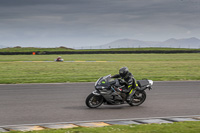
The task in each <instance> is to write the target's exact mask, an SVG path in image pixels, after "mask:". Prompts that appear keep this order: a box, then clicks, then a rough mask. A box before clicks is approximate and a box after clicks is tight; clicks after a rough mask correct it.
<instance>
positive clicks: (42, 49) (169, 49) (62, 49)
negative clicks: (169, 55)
mask: <svg viewBox="0 0 200 133" xmlns="http://www.w3.org/2000/svg"><path fill="white" fill-rule="evenodd" d="M174 50H179V51H184V50H187V51H200V49H187V48H113V49H83V50H74V49H69V48H64V47H59V48H34V47H22V48H21V47H19V48H17V47H14V48H2V49H0V52H36V51H39V52H44V51H74V52H76V51H77V52H78V51H174Z"/></svg>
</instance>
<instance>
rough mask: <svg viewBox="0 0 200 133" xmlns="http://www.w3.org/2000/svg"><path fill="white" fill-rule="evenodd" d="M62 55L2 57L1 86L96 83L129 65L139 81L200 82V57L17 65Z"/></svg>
mask: <svg viewBox="0 0 200 133" xmlns="http://www.w3.org/2000/svg"><path fill="white" fill-rule="evenodd" d="M57 56H58V55H0V77H1V78H0V84H11V83H14V84H15V83H57V82H95V81H96V80H97V79H98V78H99V77H101V76H104V75H108V74H112V75H113V74H116V73H118V70H119V68H121V67H123V66H127V67H128V68H129V70H130V71H131V72H132V73H133V75H134V76H135V78H136V79H137V80H139V79H142V78H148V79H152V80H155V81H171V80H200V54H92V55H91V54H82V55H78V54H75V55H61V56H62V58H64V60H65V61H113V62H15V61H53V60H54V59H55V58H56V57H57Z"/></svg>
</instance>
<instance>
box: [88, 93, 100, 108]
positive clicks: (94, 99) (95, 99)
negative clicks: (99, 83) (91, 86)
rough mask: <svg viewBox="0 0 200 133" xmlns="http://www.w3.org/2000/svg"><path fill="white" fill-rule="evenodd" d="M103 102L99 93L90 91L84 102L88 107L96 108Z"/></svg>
mask: <svg viewBox="0 0 200 133" xmlns="http://www.w3.org/2000/svg"><path fill="white" fill-rule="evenodd" d="M102 103H103V97H102V96H101V95H99V96H97V95H94V94H93V93H91V94H90V95H89V96H88V97H87V98H86V100H85V104H86V105H87V106H88V107H89V108H97V107H99V106H100V105H101V104H102Z"/></svg>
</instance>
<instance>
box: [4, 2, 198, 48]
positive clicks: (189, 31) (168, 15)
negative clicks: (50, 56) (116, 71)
mask: <svg viewBox="0 0 200 133" xmlns="http://www.w3.org/2000/svg"><path fill="white" fill-rule="evenodd" d="M189 37H197V38H200V1H199V0H0V45H4V46H26V47H29V46H37V47H38V46H39V47H59V46H66V47H72V48H73V47H78V46H95V45H101V44H106V43H109V42H112V41H115V40H118V39H124V38H129V39H137V40H144V41H165V40H167V39H169V38H177V39H180V38H189Z"/></svg>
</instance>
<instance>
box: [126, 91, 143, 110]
mask: <svg viewBox="0 0 200 133" xmlns="http://www.w3.org/2000/svg"><path fill="white" fill-rule="evenodd" d="M145 100H146V92H145V91H136V92H135V94H134V95H133V96H132V98H131V101H130V102H129V105H130V106H139V105H141V104H142V103H143V102H144V101H145Z"/></svg>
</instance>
